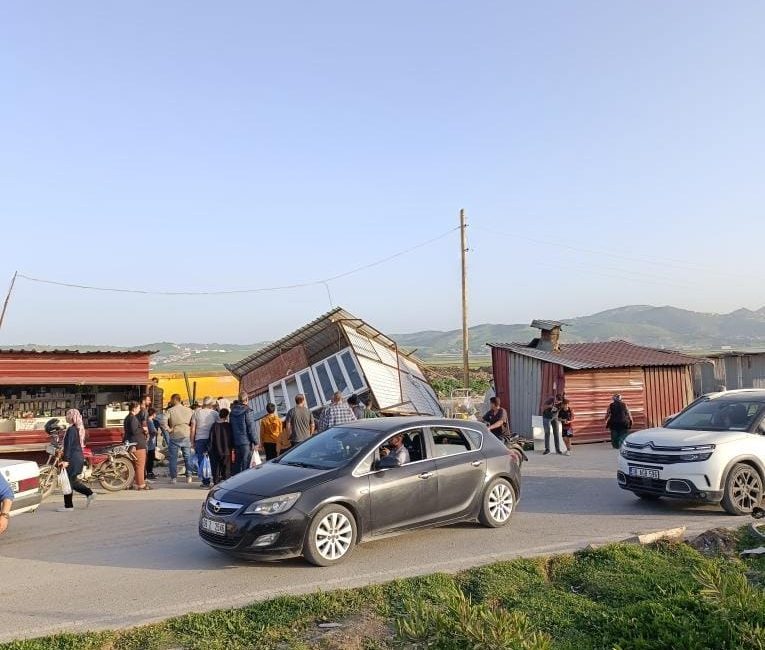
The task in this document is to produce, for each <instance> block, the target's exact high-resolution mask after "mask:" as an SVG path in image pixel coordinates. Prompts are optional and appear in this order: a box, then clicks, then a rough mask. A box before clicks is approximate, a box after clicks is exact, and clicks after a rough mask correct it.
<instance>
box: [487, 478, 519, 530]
mask: <svg viewBox="0 0 765 650" xmlns="http://www.w3.org/2000/svg"><path fill="white" fill-rule="evenodd" d="M488 507H489V515H491V518H492V519H493V520H494V521H496V522H497V523H498V524H504V523H505V522H506V521H507V520H508V519H510V515H512V514H513V508H514V507H515V499H514V497H513V490H512V488H511V487H510V486H509V485H507V483H504V482H498V483H497V484H496V485H494V486H493V487H492V488H491V491H490V492H489V503H488Z"/></svg>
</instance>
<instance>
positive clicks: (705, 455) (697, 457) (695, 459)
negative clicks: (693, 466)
mask: <svg viewBox="0 0 765 650" xmlns="http://www.w3.org/2000/svg"><path fill="white" fill-rule="evenodd" d="M711 455H712V452H711V451H705V452H701V453H695V454H681V455H680V456H679V458H682V459H683V461H684V462H686V463H699V462H701V461H704V460H709V457H710V456H711Z"/></svg>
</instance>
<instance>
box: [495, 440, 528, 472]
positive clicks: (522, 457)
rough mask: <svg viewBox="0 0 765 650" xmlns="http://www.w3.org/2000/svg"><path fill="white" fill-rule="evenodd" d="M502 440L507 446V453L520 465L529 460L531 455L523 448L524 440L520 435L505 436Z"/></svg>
mask: <svg viewBox="0 0 765 650" xmlns="http://www.w3.org/2000/svg"><path fill="white" fill-rule="evenodd" d="M501 441H502V443H503V444H504V445H505V447H507V453H508V454H510V455H511V456H513V457H514V458H515V462H516V463H518V467H520V466H521V465H523V461H528V459H529V457H528V456H527V455H526V452H525V451H524V449H523V440H522V439H521V437H520V436H519V435H517V434H516V435H513V436H504V437H503V438H502V439H501Z"/></svg>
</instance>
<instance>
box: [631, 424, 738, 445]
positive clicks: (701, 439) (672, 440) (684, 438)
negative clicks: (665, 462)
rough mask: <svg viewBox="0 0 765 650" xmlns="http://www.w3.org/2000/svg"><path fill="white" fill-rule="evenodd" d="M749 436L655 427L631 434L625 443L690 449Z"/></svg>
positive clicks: (736, 433) (736, 432)
mask: <svg viewBox="0 0 765 650" xmlns="http://www.w3.org/2000/svg"><path fill="white" fill-rule="evenodd" d="M750 435H751V434H750V433H746V432H745V431H692V430H689V429H665V428H664V427H656V428H654V429H644V430H643V431H636V432H635V433H631V434H630V435H629V436H628V437H627V442H629V443H631V444H637V445H643V444H647V443H649V442H652V443H653V444H654V445H656V446H657V447H691V446H694V445H721V444H724V443H726V442H735V441H736V440H743V439H745V438H748V437H749V436H750Z"/></svg>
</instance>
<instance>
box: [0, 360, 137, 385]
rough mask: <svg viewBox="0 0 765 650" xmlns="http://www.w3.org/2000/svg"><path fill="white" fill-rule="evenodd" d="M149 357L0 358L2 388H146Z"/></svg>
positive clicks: (0, 382) (0, 383)
mask: <svg viewBox="0 0 765 650" xmlns="http://www.w3.org/2000/svg"><path fill="white" fill-rule="evenodd" d="M149 356H150V355H149V354H148V353H147V354H127V355H125V356H121V355H119V354H114V353H112V354H94V353H89V354H77V353H75V352H73V353H66V354H61V353H59V354H46V353H32V354H18V353H13V352H3V353H1V354H0V385H5V386H21V385H49V384H50V385H67V384H92V385H101V386H137V385H141V386H145V385H146V384H148V383H149Z"/></svg>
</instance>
